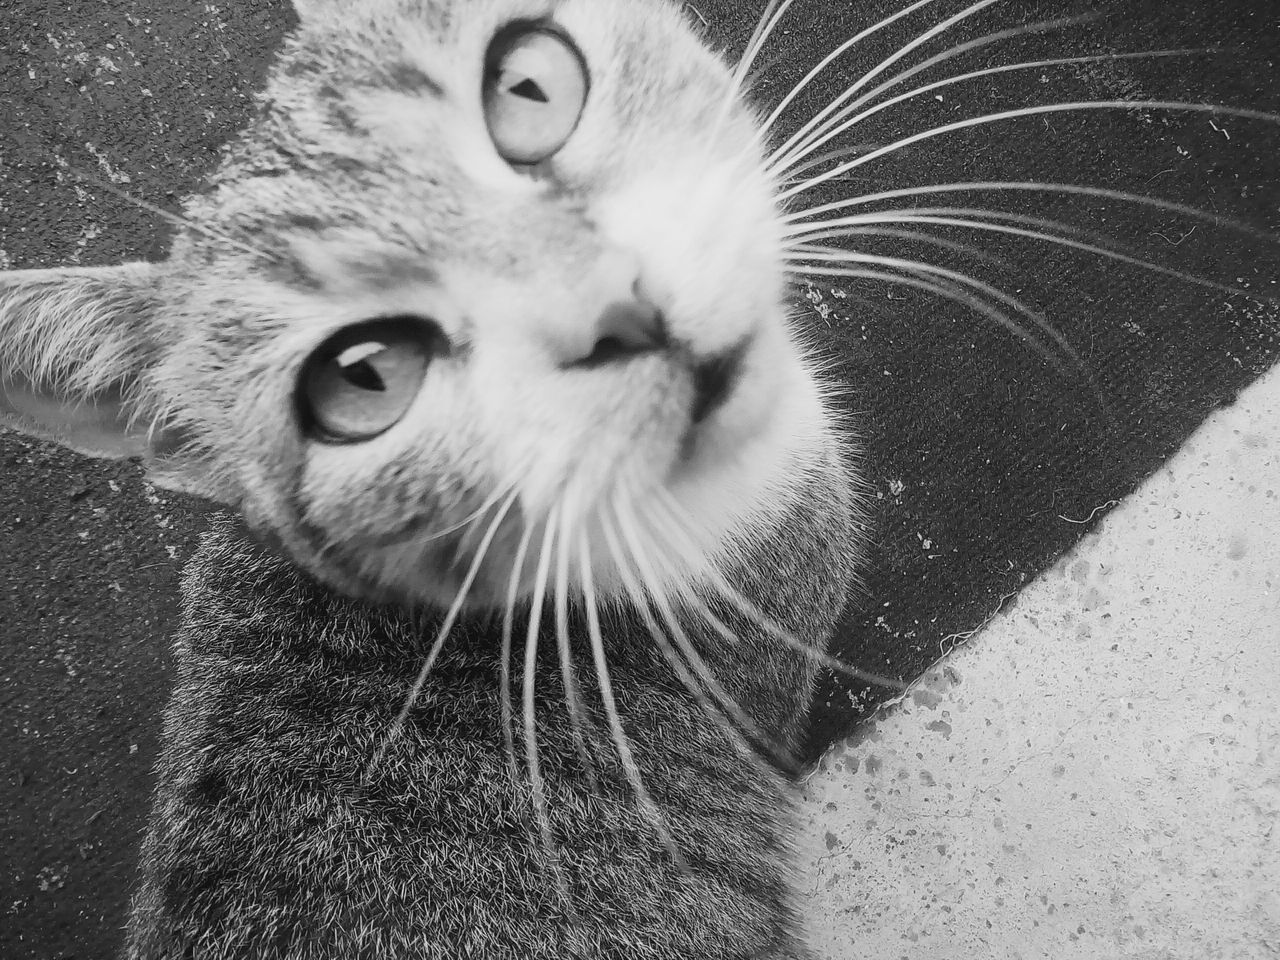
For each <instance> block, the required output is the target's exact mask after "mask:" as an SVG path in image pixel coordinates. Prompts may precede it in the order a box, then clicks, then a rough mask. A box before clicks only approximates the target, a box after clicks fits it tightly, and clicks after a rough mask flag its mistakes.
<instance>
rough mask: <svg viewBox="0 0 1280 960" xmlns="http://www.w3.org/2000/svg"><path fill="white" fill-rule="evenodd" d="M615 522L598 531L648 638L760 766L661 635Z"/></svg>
mask: <svg viewBox="0 0 1280 960" xmlns="http://www.w3.org/2000/svg"><path fill="white" fill-rule="evenodd" d="M615 519H616V517H614V516H613V515H612V513H610V514H604V515H602V516H601V530H602V531H603V533H604V537H605V542H606V544H607V545H608V548H609V552H610V554H611V555H612V558H613V561H614V565H615V566H616V567H617V570H618V575H619V576H620V577H621V578H622V582H623V586H624V587H625V588H626V591H627V595H628V596H629V597H630V598H631V602H632V605H633V606H634V607H635V609H636V612H637V613H638V614H639V615H640V618H641V619H642V620H643V621H644V625H645V629H647V630H648V631H649V635H650V637H651V638H652V639H653V641H654V643H656V644H657V645H658V649H659V651H660V652H661V653H662V655H663V657H664V658H665V659H666V661H667V663H668V664H670V666H671V669H672V670H674V671H675V673H676V677H677V678H678V679H679V680H680V682H681V683H682V684H683V685H684V687H685V689H686V690H688V691H689V693H690V694H692V696H693V698H694V700H696V701H697V703H698V706H699V707H700V708H701V709H702V711H703V712H704V713H706V715H707V716H708V717H711V718H712V719H714V720H715V721H716V722H717V723H718V724H719V726H720V728H721V730H723V731H724V733H725V735H726V736H727V737H728V738H729V740H730V742H731V743H732V744H733V745H734V747H735V748H736V749H737V750H738V751H739V752H740V753H741V754H742V755H743V756H744V757H746V758H747V759H748V760H749V761H750V762H752V763H753V764H755V763H760V762H761V761H760V757H759V755H758V754H757V752H756V749H755V748H754V747H753V746H752V745H751V744H750V743H749V742H747V740H746V738H745V737H743V735H742V733H741V731H739V730H738V728H737V727H735V726H734V725H733V724H732V723H731V722H729V718H728V717H727V716H726V715H725V711H724V710H723V709H721V708H720V707H719V706H717V705H716V704H715V703H713V702H712V701H711V699H710V698H709V697H708V696H707V693H706V691H705V690H704V689H703V687H702V684H701V683H699V682H698V678H697V676H695V674H694V673H693V672H692V671H691V670H690V669H689V667H688V665H687V664H686V663H685V662H684V660H683V659H682V658H681V657H680V654H679V653H677V652H676V649H675V647H674V646H672V642H671V640H670V639H669V638H668V637H667V635H666V634H665V633H664V632H663V630H662V628H661V626H660V625H659V624H658V622H657V620H655V619H654V616H653V611H652V610H651V609H650V599H649V592H648V591H647V590H646V589H645V587H644V586H642V585H641V584H640V582H639V581H637V579H636V574H635V572H634V571H633V570H632V569H631V567H630V565H629V564H628V563H627V562H626V552H625V551H624V549H623V548H622V546H621V542H620V540H619V534H618V531H617V529H616V527H615V524H614V520H615Z"/></svg>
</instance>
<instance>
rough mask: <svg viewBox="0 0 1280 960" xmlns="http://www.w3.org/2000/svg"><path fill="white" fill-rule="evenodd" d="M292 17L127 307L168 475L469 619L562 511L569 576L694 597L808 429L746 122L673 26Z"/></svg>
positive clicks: (679, 24) (612, 8)
mask: <svg viewBox="0 0 1280 960" xmlns="http://www.w3.org/2000/svg"><path fill="white" fill-rule="evenodd" d="M353 8H359V12H355V10H354V9H353ZM300 12H301V14H302V15H303V23H302V26H301V28H300V30H299V32H298V34H297V35H296V36H295V38H294V39H293V40H291V42H290V43H289V45H288V48H287V49H286V51H285V52H284V54H283V55H282V59H281V61H280V63H279V64H278V66H277V69H276V70H275V72H274V74H273V77H272V79H271V82H270V84H269V86H268V89H267V91H266V93H265V96H264V105H265V106H264V110H263V113H262V116H261V118H260V119H259V120H258V121H257V122H255V123H254V125H253V126H252V127H251V129H250V130H248V131H247V132H246V134H245V135H244V137H243V138H242V139H241V140H240V141H239V142H238V143H237V144H236V145H234V147H233V149H232V151H231V153H230V155H229V157H228V159H227V161H226V162H225V164H224V165H223V167H222V168H221V169H220V171H219V172H218V174H217V175H216V176H215V178H214V184H213V187H212V189H211V190H210V191H208V192H207V193H206V194H204V195H202V196H200V197H198V198H195V199H193V200H192V201H190V202H189V204H188V208H187V214H188V217H189V219H190V220H191V221H192V222H193V223H194V224H196V225H197V226H198V227H199V228H200V229H198V230H190V231H188V232H186V233H185V234H184V235H183V236H182V237H181V238H180V239H179V241H178V243H177V245H176V248H175V253H174V256H173V258H172V260H171V261H170V263H169V264H167V265H165V266H164V267H162V268H159V269H158V271H157V274H156V278H155V282H154V284H153V285H152V286H151V287H150V289H149V290H148V292H147V294H148V299H147V302H146V305H145V307H144V308H143V309H140V310H139V311H138V312H139V313H141V314H145V315H146V317H147V331H148V332H147V336H148V337H149V338H152V342H148V343H147V345H146V350H145V351H143V352H144V353H145V369H142V370H139V371H136V372H134V373H132V374H131V376H130V378H129V383H128V384H126V386H127V388H128V389H129V390H130V391H132V393H133V394H134V395H136V397H137V412H138V413H140V415H141V417H142V418H143V419H144V420H148V419H156V418H157V417H160V418H161V419H160V420H158V421H157V422H163V423H164V424H166V427H165V429H164V430H162V431H160V432H161V433H164V434H166V435H169V436H177V437H179V438H180V442H181V443H182V444H183V445H184V446H183V447H182V449H181V450H180V451H179V452H178V454H177V455H176V457H173V456H171V459H170V460H169V461H168V462H167V464H166V463H162V464H160V466H159V474H158V475H160V476H162V477H163V476H165V475H166V472H167V473H168V474H169V475H170V476H180V477H181V479H180V480H178V481H176V482H177V483H178V485H181V486H186V487H188V488H195V489H197V490H198V491H199V492H203V493H206V494H212V495H214V496H216V497H218V498H220V499H223V500H225V501H227V502H230V503H232V504H234V505H236V506H238V507H239V508H240V509H241V510H242V511H243V512H244V513H245V515H246V516H247V517H248V519H249V520H250V522H251V523H252V524H253V525H255V526H256V527H258V528H260V529H263V530H265V531H268V532H269V533H270V534H271V535H273V536H274V537H275V538H277V539H278V540H280V541H281V542H282V543H283V544H284V545H285V546H286V548H287V549H288V550H289V551H290V552H291V553H292V554H293V555H294V556H295V558H296V559H298V560H299V562H301V563H302V564H303V565H304V566H306V567H308V568H309V569H311V570H312V571H313V572H315V573H317V574H318V575H320V576H321V577H322V578H324V579H326V580H328V581H330V582H332V583H334V584H335V585H338V586H340V587H341V588H343V589H346V590H348V591H351V592H355V593H358V594H362V595H368V596H390V597H392V598H395V599H397V600H401V601H409V602H416V601H428V602H435V603H447V602H449V601H451V600H452V599H453V598H454V596H455V595H456V594H457V592H458V589H459V587H460V586H461V584H462V582H463V580H464V579H466V578H467V575H468V572H469V571H471V570H472V564H473V560H474V558H475V557H476V554H477V549H478V548H479V547H480V546H481V544H482V543H484V542H485V541H486V539H489V540H490V542H489V544H488V555H487V559H486V560H485V561H484V562H483V563H482V564H479V565H478V566H476V568H475V571H474V572H475V577H476V579H475V582H474V584H473V585H472V588H471V594H470V596H471V598H472V600H473V601H476V602H481V603H495V602H499V601H500V600H501V599H502V598H504V597H505V596H506V594H507V591H508V584H509V583H510V582H511V581H512V575H513V571H515V570H516V568H517V567H520V566H521V564H520V563H519V562H518V559H517V558H518V557H519V556H521V555H522V556H523V558H524V563H523V567H522V569H521V570H520V575H519V576H518V577H516V578H515V579H516V581H518V584H519V589H520V590H521V592H523V591H525V590H526V589H527V586H528V582H529V580H530V573H531V571H532V570H533V568H534V567H535V566H536V559H537V556H538V555H539V553H540V551H541V549H542V545H543V542H544V532H545V528H546V526H547V521H548V520H549V519H552V520H554V523H553V524H552V527H551V529H552V536H553V537H554V538H555V540H556V544H557V549H559V550H560V551H567V552H573V551H574V550H576V549H577V547H578V546H579V545H580V544H581V543H582V542H584V541H585V542H586V543H587V544H588V549H590V550H591V555H592V556H593V557H595V558H597V559H599V558H601V557H605V556H612V555H614V554H618V553H621V554H622V555H623V556H624V558H625V557H626V556H627V555H628V553H629V552H631V551H634V550H642V551H643V550H648V551H650V552H652V551H654V550H656V549H665V555H664V556H663V557H662V562H661V564H658V565H657V566H658V568H659V569H660V570H661V573H662V574H663V575H666V576H670V577H672V578H677V579H678V578H679V577H680V576H681V575H682V574H681V571H682V569H683V568H684V567H686V566H687V561H688V560H689V556H688V555H689V554H690V553H695V552H696V553H699V554H704V555H705V554H714V553H715V552H716V551H717V550H718V549H720V548H721V545H722V544H723V543H724V542H725V541H726V540H727V539H731V538H732V537H733V536H734V535H735V533H741V532H744V531H745V529H747V528H749V527H751V525H753V524H754V523H757V522H767V516H768V515H769V514H770V513H771V512H772V511H773V509H774V507H773V502H774V501H776V499H777V498H778V496H779V495H780V494H781V493H782V492H783V491H785V489H786V487H787V486H788V483H789V481H790V480H793V479H794V478H795V474H796V472H797V471H798V470H800V469H802V468H803V459H804V455H805V451H808V450H812V449H813V448H814V444H815V438H816V437H818V436H819V435H820V434H821V431H822V425H821V424H822V415H821V406H820V402H819V399H818V397H817V390H816V387H815V385H814V383H813V380H812V378H811V376H810V375H809V373H808V372H807V370H806V369H805V366H804V363H803V361H802V359H801V356H800V354H799V352H798V350H797V348H796V347H795V345H794V344H793V342H792V338H791V335H790V333H789V331H788V329H787V324H786V317H785V310H784V307H783V293H784V271H783V265H782V262H781V261H782V253H781V241H780V229H779V227H778V224H777V213H776V210H775V205H774V202H773V197H772V187H771V184H770V183H769V182H768V181H767V179H766V178H765V177H764V176H763V175H762V173H761V172H760V169H761V163H760V150H761V144H760V143H759V142H758V140H757V138H756V134H755V125H754V122H753V120H752V118H751V116H750V115H749V113H748V112H747V111H746V110H745V109H744V107H743V106H742V105H741V104H740V103H739V102H738V101H737V100H736V91H735V89H734V86H735V85H734V83H733V82H732V78H731V76H730V73H729V71H728V69H727V68H726V67H725V66H724V65H722V64H721V63H720V62H719V61H717V60H716V59H715V58H714V57H712V56H711V55H710V54H708V53H707V52H706V50H705V47H704V46H703V45H702V43H701V42H700V41H699V40H697V39H696V38H695V37H694V36H693V34H692V33H691V32H690V29H689V27H688V25H687V23H686V21H685V19H684V18H683V17H682V15H681V14H680V13H679V12H678V11H677V10H675V9H674V8H673V7H671V6H669V5H668V4H666V3H664V2H660V0H653V2H635V0H566V2H558V3H548V2H539V0H501V2H497V0H487V2H475V0H467V2H461V0H419V2H400V3H393V2H378V3H373V4H368V3H366V4H350V5H343V4H338V3H333V4H331V5H330V4H324V3H314V2H313V3H310V4H305V5H303V6H302V9H301V10H300ZM225 238H232V239H233V240H235V241H236V243H235V244H233V243H229V242H226V239H225ZM248 248H252V249H251V250H250V249H248ZM19 374H21V371H19ZM29 379H32V380H34V379H36V378H35V377H30V378H29ZM688 517H697V518H698V520H697V524H696V525H694V526H693V528H689V527H688V526H686V524H687V518H688ZM676 526H680V527H681V536H680V537H674V536H673V534H672V532H671V531H673V529H674V528H675V527H676ZM662 530H666V531H668V532H667V533H666V534H663V533H660V532H655V531H662ZM490 533H491V538H487V537H486V534H490ZM632 538H634V539H632ZM677 541H678V543H679V544H683V546H678V545H677ZM547 542H550V541H547ZM628 544H630V546H628ZM645 544H647V545H648V546H647V547H646V546H645ZM634 562H635V558H634V557H632V559H631V560H627V559H624V560H623V563H624V564H629V565H634ZM611 568H612V561H610V562H609V563H603V562H600V563H598V564H597V565H596V570H597V576H598V579H599V581H600V582H602V583H607V582H609V581H610V577H611V576H612V574H611V572H610V571H611ZM575 571H576V567H575ZM571 576H572V578H573V579H577V576H576V573H572V574H571Z"/></svg>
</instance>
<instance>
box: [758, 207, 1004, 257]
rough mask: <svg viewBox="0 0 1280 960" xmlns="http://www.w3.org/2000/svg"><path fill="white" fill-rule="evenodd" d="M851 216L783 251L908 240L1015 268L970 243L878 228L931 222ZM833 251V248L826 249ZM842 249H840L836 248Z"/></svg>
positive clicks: (799, 237)
mask: <svg viewBox="0 0 1280 960" xmlns="http://www.w3.org/2000/svg"><path fill="white" fill-rule="evenodd" d="M855 219H856V218H853V217H850V218H848V220H849V221H850V222H849V223H848V225H843V224H840V223H836V224H835V225H834V227H833V229H830V230H822V231H815V232H813V233H797V234H795V235H794V237H795V240H803V241H804V243H797V242H795V241H794V240H793V241H790V242H788V243H787V244H786V246H785V247H784V248H783V252H784V253H787V254H802V253H804V252H805V250H806V248H812V246H813V245H814V244H815V243H816V241H819V240H837V239H839V240H843V239H846V238H848V237H890V238H893V239H897V240H908V241H911V242H913V243H922V244H927V245H929V246H933V247H940V248H941V249H943V250H950V251H951V252H952V253H962V254H965V255H966V256H970V257H973V258H974V259H975V260H979V261H981V262H983V263H988V264H991V265H992V266H998V267H1003V268H1005V269H1010V270H1012V269H1014V267H1013V264H1011V263H1009V262H1008V261H1007V260H1004V259H1002V258H1000V257H996V256H993V255H992V254H990V253H987V252H986V251H985V250H982V249H980V248H979V247H975V246H974V245H973V244H971V243H958V242H957V241H955V240H946V239H944V238H942V237H938V236H934V235H933V234H931V233H924V232H923V231H920V230H900V229H896V228H894V227H891V226H885V227H881V226H877V224H898V223H904V224H905V223H913V222H918V223H931V222H932V221H930V220H908V219H905V218H892V219H891V218H889V217H887V216H886V217H884V218H882V219H872V217H871V216H868V218H867V219H866V220H857V222H853V221H854V220H855ZM824 249H830V248H824ZM836 249H839V248H836Z"/></svg>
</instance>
